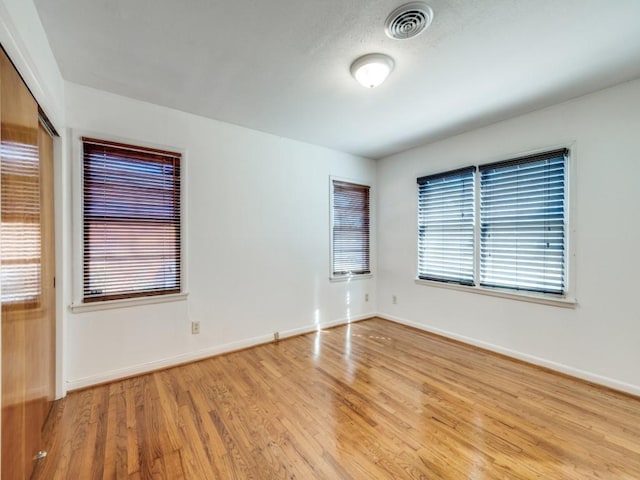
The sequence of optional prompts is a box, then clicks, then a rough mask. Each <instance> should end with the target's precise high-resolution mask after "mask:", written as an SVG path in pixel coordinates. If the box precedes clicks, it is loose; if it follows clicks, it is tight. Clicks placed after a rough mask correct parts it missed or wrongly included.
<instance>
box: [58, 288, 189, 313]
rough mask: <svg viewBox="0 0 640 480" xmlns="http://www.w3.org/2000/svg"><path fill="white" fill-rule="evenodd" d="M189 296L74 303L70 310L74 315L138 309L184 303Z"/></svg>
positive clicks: (184, 294) (172, 295) (185, 294)
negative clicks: (142, 306) (161, 304)
mask: <svg viewBox="0 0 640 480" xmlns="http://www.w3.org/2000/svg"><path fill="white" fill-rule="evenodd" d="M188 295H189V294H188V293H172V294H170V295H156V296H151V297H138V298H126V299H123V300H106V301H104V302H90V303H74V304H71V305H69V309H70V310H71V311H72V312H73V313H83V312H97V311H100V310H111V309H114V308H128V307H137V306H140V305H153V304H157V303H169V302H183V301H185V300H186V299H187V296H188Z"/></svg>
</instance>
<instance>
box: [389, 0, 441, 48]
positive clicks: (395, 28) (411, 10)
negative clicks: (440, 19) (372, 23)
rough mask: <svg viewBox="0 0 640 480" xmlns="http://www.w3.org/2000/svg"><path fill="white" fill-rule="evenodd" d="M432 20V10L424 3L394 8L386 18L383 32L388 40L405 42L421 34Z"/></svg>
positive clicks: (412, 3) (413, 3)
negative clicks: (393, 39) (394, 39)
mask: <svg viewBox="0 0 640 480" xmlns="http://www.w3.org/2000/svg"><path fill="white" fill-rule="evenodd" d="M431 20H433V10H431V7H430V6H429V5H427V4H426V3H424V2H411V3H407V4H405V5H402V6H401V7H398V8H396V9H395V10H394V11H393V12H391V14H390V15H389V16H388V17H387V20H386V22H385V23H384V31H385V33H386V34H387V36H388V37H390V38H396V39H399V40H405V39H407V38H411V37H415V36H416V35H419V34H420V33H422V32H423V31H424V30H425V29H426V28H427V27H428V26H429V25H430V24H431Z"/></svg>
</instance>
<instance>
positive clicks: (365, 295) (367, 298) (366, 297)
mask: <svg viewBox="0 0 640 480" xmlns="http://www.w3.org/2000/svg"><path fill="white" fill-rule="evenodd" d="M364 301H365V302H368V301H369V294H368V293H365V294H364Z"/></svg>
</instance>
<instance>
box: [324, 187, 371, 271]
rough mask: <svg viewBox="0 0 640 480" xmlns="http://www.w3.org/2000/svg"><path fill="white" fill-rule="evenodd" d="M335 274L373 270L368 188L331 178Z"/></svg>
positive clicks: (332, 240) (333, 266)
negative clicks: (370, 256)
mask: <svg viewBox="0 0 640 480" xmlns="http://www.w3.org/2000/svg"><path fill="white" fill-rule="evenodd" d="M331 184H332V233H331V235H332V237H331V246H332V261H331V263H332V275H333V276H349V275H363V274H368V273H371V268H370V265H369V220H370V217H369V187H368V186H366V185H358V184H355V183H349V182H343V181H339V180H332V182H331Z"/></svg>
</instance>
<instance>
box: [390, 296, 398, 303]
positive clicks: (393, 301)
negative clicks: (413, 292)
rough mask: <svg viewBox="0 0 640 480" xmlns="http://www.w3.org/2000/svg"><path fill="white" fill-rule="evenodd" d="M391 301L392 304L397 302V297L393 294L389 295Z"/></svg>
mask: <svg viewBox="0 0 640 480" xmlns="http://www.w3.org/2000/svg"><path fill="white" fill-rule="evenodd" d="M391 303H393V304H394V305H397V304H398V297H397V296H395V295H391Z"/></svg>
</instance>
